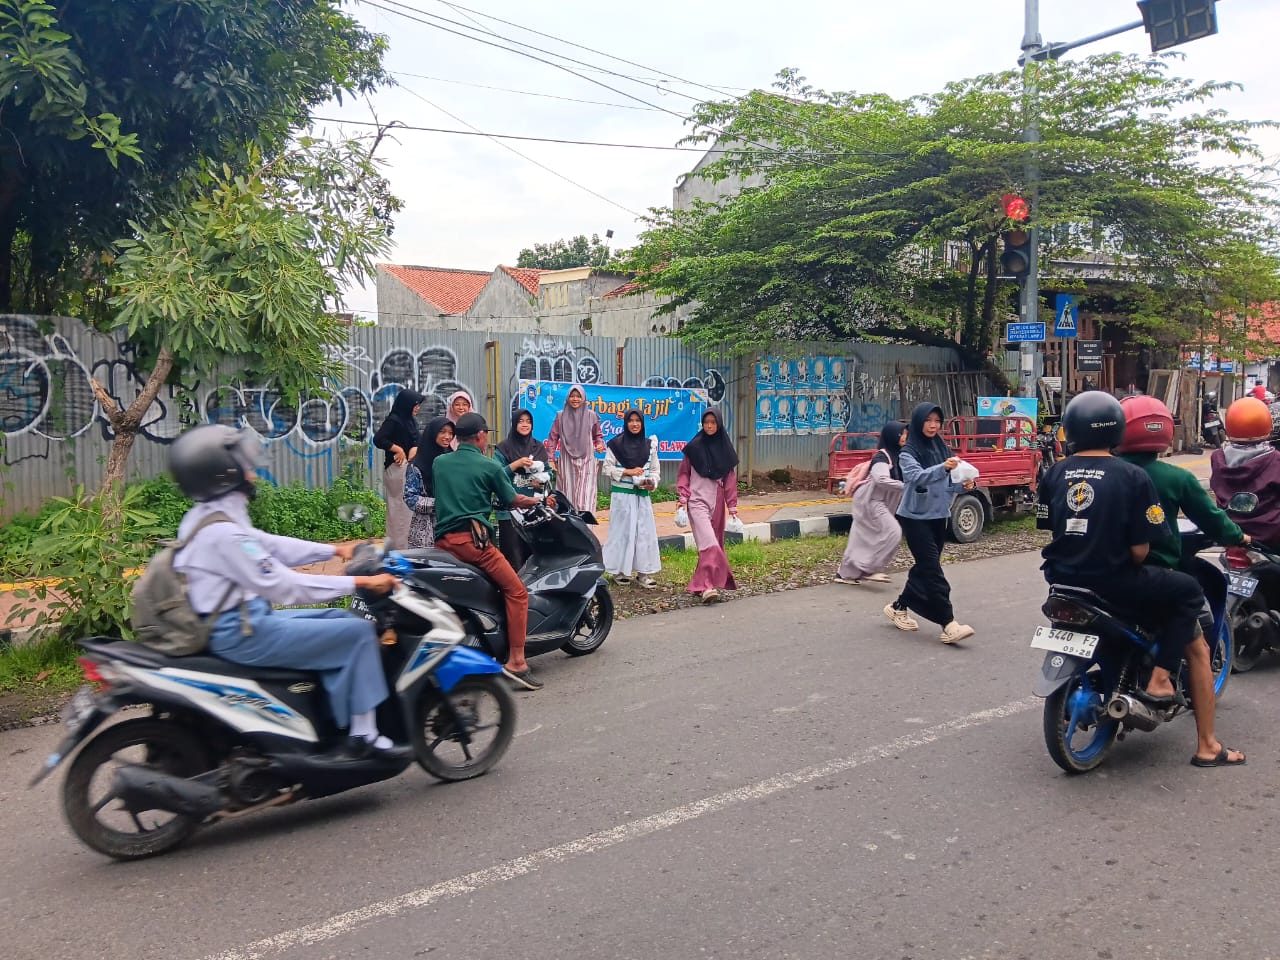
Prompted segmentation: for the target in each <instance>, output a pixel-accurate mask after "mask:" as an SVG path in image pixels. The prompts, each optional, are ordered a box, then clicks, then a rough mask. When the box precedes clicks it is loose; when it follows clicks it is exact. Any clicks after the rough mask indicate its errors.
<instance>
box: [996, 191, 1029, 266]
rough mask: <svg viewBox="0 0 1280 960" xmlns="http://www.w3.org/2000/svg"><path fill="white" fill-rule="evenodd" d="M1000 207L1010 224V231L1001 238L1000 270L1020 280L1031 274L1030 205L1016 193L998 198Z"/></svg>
mask: <svg viewBox="0 0 1280 960" xmlns="http://www.w3.org/2000/svg"><path fill="white" fill-rule="evenodd" d="M1000 205H1001V209H1002V210H1003V212H1004V215H1005V218H1006V219H1007V220H1008V221H1009V222H1010V229H1008V230H1006V231H1005V232H1004V233H1003V234H1002V236H1001V239H1002V240H1003V241H1004V252H1003V253H1002V254H1000V269H1001V270H1003V271H1004V273H1006V274H1008V275H1009V276H1012V277H1016V278H1017V279H1019V280H1021V279H1022V278H1023V277H1025V276H1026V275H1027V274H1028V273H1030V272H1031V231H1030V230H1029V229H1028V228H1027V219H1028V218H1029V217H1030V216H1031V205H1030V204H1029V203H1027V201H1026V198H1024V197H1020V196H1018V195H1017V194H1016V193H1006V194H1005V195H1004V196H1002V197H1001V198H1000Z"/></svg>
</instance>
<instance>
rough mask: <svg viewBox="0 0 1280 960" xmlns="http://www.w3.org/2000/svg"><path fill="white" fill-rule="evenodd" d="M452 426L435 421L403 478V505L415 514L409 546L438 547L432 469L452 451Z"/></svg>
mask: <svg viewBox="0 0 1280 960" xmlns="http://www.w3.org/2000/svg"><path fill="white" fill-rule="evenodd" d="M452 443H453V424H452V423H450V422H449V419H448V418H447V417H432V418H431V420H429V421H428V422H427V425H426V427H425V428H424V429H423V431H422V436H421V437H420V438H419V440H418V455H417V456H416V457H414V458H413V460H412V461H410V463H409V469H408V471H406V473H405V476H404V502H405V506H407V507H408V508H409V509H410V510H411V511H412V512H413V519H412V520H411V521H410V522H409V546H410V547H411V548H413V549H414V550H426V549H428V548H430V547H434V546H435V543H436V495H435V483H434V481H433V478H432V475H431V467H432V465H433V464H434V463H435V459H436V457H438V456H440V455H441V454H442V453H448V452H449V451H450V450H452V449H453V447H452Z"/></svg>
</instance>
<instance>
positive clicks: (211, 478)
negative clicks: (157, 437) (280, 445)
mask: <svg viewBox="0 0 1280 960" xmlns="http://www.w3.org/2000/svg"><path fill="white" fill-rule="evenodd" d="M261 453H262V444H261V442H260V441H259V440H258V439H257V438H256V437H254V436H253V434H251V433H250V432H249V431H247V430H236V429H234V428H233V427H227V426H223V425H222V424H216V423H209V424H204V425H203V426H199V427H193V428H192V429H190V430H188V431H187V432H186V433H184V434H183V435H182V436H180V437H179V438H178V439H177V440H175V441H174V442H173V446H171V447H170V448H169V472H170V473H172V474H173V479H174V480H176V481H177V482H178V486H179V487H180V488H181V489H182V492H183V493H185V494H186V495H187V496H188V497H190V498H191V499H192V500H197V501H200V500H212V499H214V498H215V497H220V496H222V495H223V494H225V493H230V492H231V491H232V490H237V489H245V490H248V489H251V486H252V482H253V481H252V477H253V473H254V471H255V470H256V469H257V467H258V458H259V457H260V455H261Z"/></svg>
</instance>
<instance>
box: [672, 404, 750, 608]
mask: <svg viewBox="0 0 1280 960" xmlns="http://www.w3.org/2000/svg"><path fill="white" fill-rule="evenodd" d="M676 493H677V494H679V496H680V506H682V507H684V508H685V509H686V510H687V511H688V513H689V526H690V527H691V528H692V530H693V543H694V546H696V547H697V548H698V566H697V569H695V570H694V571H693V579H692V580H690V581H689V586H688V587H686V589H687V590H688V591H689V593H696V594H698V595H699V596H701V597H702V602H703V603H714V602H715V601H717V600H719V599H720V591H721V590H736V589H737V587H738V585H737V583H735V582H734V579H733V571H732V570H730V569H729V557H728V556H727V555H726V554H725V552H724V524H725V513H726V512H727V513H728V514H729V516H731V517H736V516H737V515H738V452H737V451H736V450H734V449H733V442H732V441H731V440H730V439H729V435H728V434H727V433H726V432H725V429H724V420H723V418H722V417H721V416H720V411H719V410H717V409H716V408H715V407H710V408H708V410H707V412H706V413H704V414H703V415H702V429H701V430H700V431H699V432H698V435H697V436H695V437H694V438H693V439H692V440H690V441H689V442H688V443H686V444H685V446H684V459H683V460H681V461H680V473H679V475H678V477H677V480H676Z"/></svg>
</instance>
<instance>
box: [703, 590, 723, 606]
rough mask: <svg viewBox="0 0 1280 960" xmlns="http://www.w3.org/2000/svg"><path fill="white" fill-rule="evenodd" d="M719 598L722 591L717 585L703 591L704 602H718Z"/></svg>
mask: <svg viewBox="0 0 1280 960" xmlns="http://www.w3.org/2000/svg"><path fill="white" fill-rule="evenodd" d="M719 599H720V591H719V590H717V589H716V588H715V587H712V588H711V589H710V590H703V591H702V602H703V603H715V602H717V601H718V600H719Z"/></svg>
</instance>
